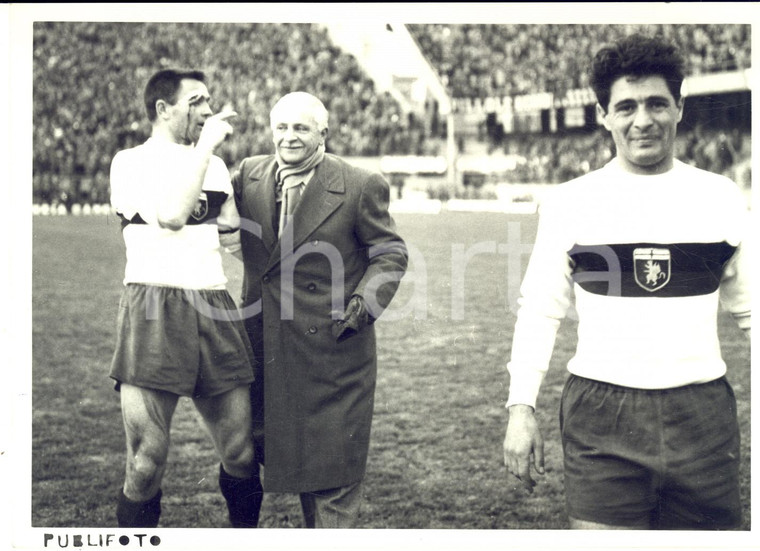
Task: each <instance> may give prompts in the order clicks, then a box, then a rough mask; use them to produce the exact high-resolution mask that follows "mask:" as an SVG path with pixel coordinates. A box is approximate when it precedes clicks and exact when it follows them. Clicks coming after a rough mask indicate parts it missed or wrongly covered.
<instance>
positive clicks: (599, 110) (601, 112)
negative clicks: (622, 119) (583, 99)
mask: <svg viewBox="0 0 760 551" xmlns="http://www.w3.org/2000/svg"><path fill="white" fill-rule="evenodd" d="M596 115H597V117H598V118H600V119H602V124H603V125H604V127H605V128H606V129H607V130H609V129H610V125H609V123H608V122H607V110H606V109H605V108H604V107H602V105H601V104H599V103H597V104H596Z"/></svg>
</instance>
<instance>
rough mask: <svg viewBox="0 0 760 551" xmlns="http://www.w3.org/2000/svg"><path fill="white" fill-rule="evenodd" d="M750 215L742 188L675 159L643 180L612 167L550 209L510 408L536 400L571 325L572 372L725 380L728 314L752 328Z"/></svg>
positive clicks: (637, 379)
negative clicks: (574, 336)
mask: <svg viewBox="0 0 760 551" xmlns="http://www.w3.org/2000/svg"><path fill="white" fill-rule="evenodd" d="M748 237H749V233H748V211H747V207H746V202H745V200H744V196H743V195H742V193H741V191H740V190H739V188H738V186H737V185H736V184H734V182H732V181H731V180H730V179H728V178H725V177H723V176H718V175H716V174H713V173H710V172H706V171H703V170H699V169H697V168H694V167H691V166H688V165H686V164H684V163H682V162H680V161H677V160H676V161H675V164H674V166H673V168H672V169H671V170H669V171H668V172H666V173H663V174H659V175H646V176H642V175H634V174H631V173H628V172H626V171H624V170H623V169H622V168H621V167H620V165H619V164H618V161H617V159H613V160H612V161H610V163H608V164H607V165H606V166H605V167H603V168H602V169H600V170H597V171H594V172H592V173H589V174H587V175H585V176H582V177H580V178H577V179H575V180H572V181H570V182H567V183H566V184H562V185H561V186H559V188H558V189H557V190H555V191H554V193H553V194H552V195H551V196H550V197H549V198H547V200H546V201H545V202H544V203H543V204H542V206H541V210H540V221H539V228H538V233H537V236H536V242H535V245H534V249H533V252H532V254H531V258H530V261H529V264H528V269H527V272H526V274H525V277H524V279H523V283H522V285H521V289H520V293H521V296H520V299H519V310H518V318H517V323H516V325H515V331H514V336H513V345H512V354H511V359H510V362H509V363H508V366H507V367H508V370H509V373H510V391H509V398H508V401H507V406H510V405H513V404H527V405H530V406H532V407H534V408H535V405H536V398H537V396H538V392H539V389H540V386H541V383H542V381H543V378H544V375H545V374H546V372H547V369H548V367H549V362H550V360H551V357H552V352H553V348H554V342H555V338H556V333H557V330H558V328H559V325H560V322H561V320H562V319H563V318H565V317H568V316H570V315H572V316H574V317H577V320H578V344H577V347H576V351H575V354H574V356H573V357H572V358H571V359H570V361H569V362H568V365H567V369H568V371H569V372H571V373H573V374H576V375H579V376H582V377H586V378H589V379H594V380H599V381H605V382H608V383H613V384H617V385H622V386H627V387H634V388H671V387H677V386H682V385H686V384H691V383H699V382H707V381H710V380H713V379H716V378H718V377H720V376H722V375H723V374H724V373H725V372H726V365H725V362H724V361H723V359H722V357H721V353H720V345H719V342H718V335H717V315H718V309H719V305H720V304H722V305H723V307H724V308H725V309H726V310H727V311H728V312H730V313H731V314H732V315H733V316H734V318H735V319H736V321H737V323H738V324H739V326H740V327H742V328H743V329H749V327H750V319H751V318H750V287H749V258H748V257H749V253H748V247H749V243H748Z"/></svg>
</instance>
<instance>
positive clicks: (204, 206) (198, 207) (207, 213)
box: [117, 191, 228, 230]
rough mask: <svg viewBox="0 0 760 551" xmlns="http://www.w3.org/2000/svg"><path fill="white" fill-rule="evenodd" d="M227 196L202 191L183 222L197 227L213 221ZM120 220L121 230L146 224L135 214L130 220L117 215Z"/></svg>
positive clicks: (221, 193) (222, 193) (220, 192)
mask: <svg viewBox="0 0 760 551" xmlns="http://www.w3.org/2000/svg"><path fill="white" fill-rule="evenodd" d="M227 197H228V194H227V193H225V192H223V191H204V192H203V194H202V195H201V196H200V197H198V201H196V203H195V208H194V209H193V212H191V213H190V216H188V217H187V221H186V222H185V224H186V225H188V226H197V225H199V224H206V223H208V222H209V221H210V220H214V219H215V218H218V217H219V214H220V213H221V212H222V205H224V202H225V201H226V200H227ZM117 214H118V215H119V218H121V229H122V230H123V229H124V228H125V227H127V226H128V225H129V224H147V222H146V221H145V220H144V219H143V218H142V216H140V213H136V214H135V215H134V216H133V217H132V218H129V219H128V218H126V217H125V216H124V215H123V214H122V213H120V212H119V213H117Z"/></svg>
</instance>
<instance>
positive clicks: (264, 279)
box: [261, 275, 269, 283]
mask: <svg viewBox="0 0 760 551" xmlns="http://www.w3.org/2000/svg"><path fill="white" fill-rule="evenodd" d="M261 281H263V282H264V283H269V276H268V275H265V276H264V277H262V278H261Z"/></svg>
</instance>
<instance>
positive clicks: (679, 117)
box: [676, 96, 684, 123]
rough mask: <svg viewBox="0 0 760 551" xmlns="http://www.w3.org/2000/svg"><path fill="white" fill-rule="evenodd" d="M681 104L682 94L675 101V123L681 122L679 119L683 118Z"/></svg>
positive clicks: (682, 102)
mask: <svg viewBox="0 0 760 551" xmlns="http://www.w3.org/2000/svg"><path fill="white" fill-rule="evenodd" d="M683 104H684V99H683V96H681V97H680V98H678V101H677V102H676V107H678V120H676V122H677V123H678V122H681V119H682V118H683Z"/></svg>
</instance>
